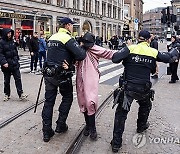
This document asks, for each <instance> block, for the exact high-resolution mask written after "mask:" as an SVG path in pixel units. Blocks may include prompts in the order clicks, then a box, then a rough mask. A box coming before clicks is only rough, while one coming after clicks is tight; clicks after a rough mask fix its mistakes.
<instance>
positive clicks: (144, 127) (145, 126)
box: [137, 122, 150, 133]
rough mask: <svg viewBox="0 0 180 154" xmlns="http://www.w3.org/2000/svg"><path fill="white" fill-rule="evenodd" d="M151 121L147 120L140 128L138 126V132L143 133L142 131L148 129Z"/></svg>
mask: <svg viewBox="0 0 180 154" xmlns="http://www.w3.org/2000/svg"><path fill="white" fill-rule="evenodd" d="M149 125H150V124H149V122H147V123H146V124H145V125H144V126H139V127H138V128H137V133H142V132H144V131H145V130H146V129H148V128H149Z"/></svg>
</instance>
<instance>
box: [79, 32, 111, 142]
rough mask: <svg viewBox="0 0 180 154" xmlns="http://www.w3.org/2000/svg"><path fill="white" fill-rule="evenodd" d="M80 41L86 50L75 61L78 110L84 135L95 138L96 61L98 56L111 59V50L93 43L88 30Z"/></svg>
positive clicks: (97, 73)
mask: <svg viewBox="0 0 180 154" xmlns="http://www.w3.org/2000/svg"><path fill="white" fill-rule="evenodd" d="M82 43H83V47H84V48H85V49H86V51H87V56H86V58H85V59H84V60H83V61H79V62H77V74H76V89H77V99H78V104H79V107H80V111H81V112H82V113H83V114H84V118H85V121H86V129H85V131H84V135H85V136H88V135H89V134H90V138H91V139H92V140H96V139H97V132H96V126H95V113H96V111H97V105H98V84H99V78H100V72H99V70H98V63H99V59H100V58H105V59H111V58H112V56H113V51H112V50H107V49H105V48H102V47H100V46H97V45H95V36H94V35H93V34H91V33H89V32H88V33H86V34H85V35H84V36H83V37H82Z"/></svg>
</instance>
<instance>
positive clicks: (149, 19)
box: [143, 7, 166, 37]
mask: <svg viewBox="0 0 180 154" xmlns="http://www.w3.org/2000/svg"><path fill="white" fill-rule="evenodd" d="M162 9H163V7H159V8H155V9H152V10H149V11H147V12H145V13H144V15H143V29H146V30H148V31H149V32H150V33H152V34H154V35H156V36H157V37H165V35H166V34H165V29H166V28H165V25H164V24H161V16H162V13H161V11H162Z"/></svg>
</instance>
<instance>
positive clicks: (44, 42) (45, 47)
mask: <svg viewBox="0 0 180 154" xmlns="http://www.w3.org/2000/svg"><path fill="white" fill-rule="evenodd" d="M43 47H44V50H47V45H46V41H45V40H44V39H43Z"/></svg>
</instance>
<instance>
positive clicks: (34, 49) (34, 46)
mask: <svg viewBox="0 0 180 154" xmlns="http://www.w3.org/2000/svg"><path fill="white" fill-rule="evenodd" d="M29 51H30V55H31V64H30V67H31V73H34V72H35V71H37V62H38V52H39V39H38V33H37V32H34V36H33V37H32V38H31V39H30V42H29ZM33 67H34V70H33Z"/></svg>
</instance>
